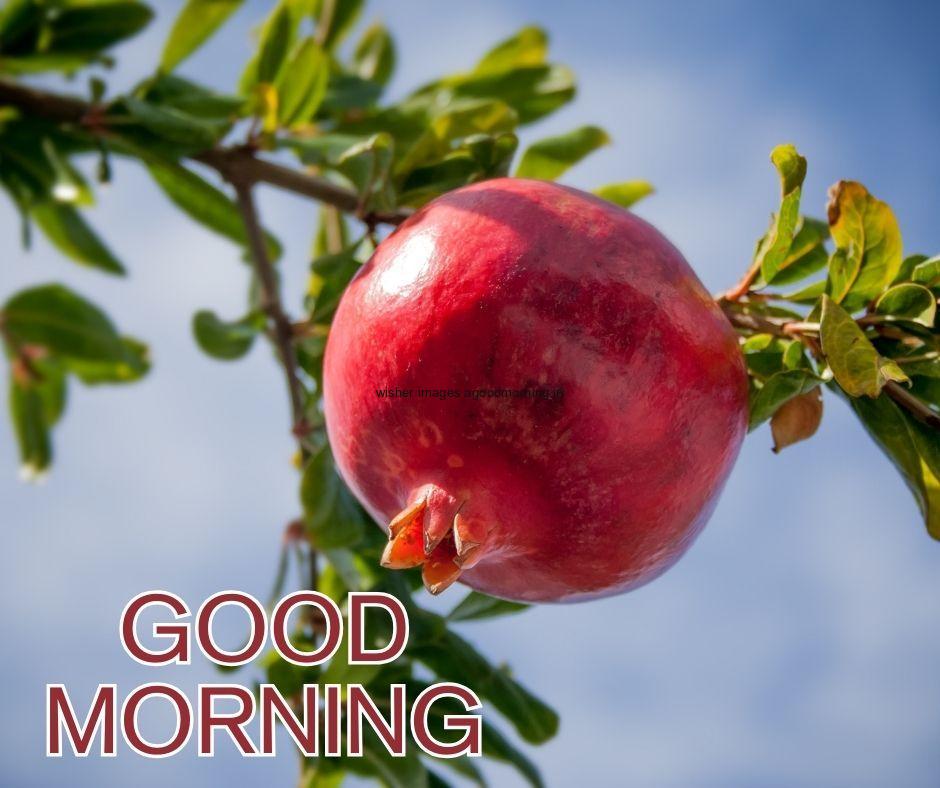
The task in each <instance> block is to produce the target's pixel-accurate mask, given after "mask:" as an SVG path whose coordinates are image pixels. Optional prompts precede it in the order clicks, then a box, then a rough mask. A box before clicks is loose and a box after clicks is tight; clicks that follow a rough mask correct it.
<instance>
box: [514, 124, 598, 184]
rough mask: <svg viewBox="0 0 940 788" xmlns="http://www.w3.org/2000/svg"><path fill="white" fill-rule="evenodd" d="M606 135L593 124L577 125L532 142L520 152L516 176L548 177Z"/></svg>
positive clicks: (564, 169)
mask: <svg viewBox="0 0 940 788" xmlns="http://www.w3.org/2000/svg"><path fill="white" fill-rule="evenodd" d="M609 143H610V137H609V136H608V134H607V132H606V131H604V130H603V129H601V128H598V127H597V126H581V127H580V128H577V129H575V130H574V131H569V132H568V133H567V134H561V135H559V136H557V137H548V138H546V139H543V140H540V141H539V142H536V143H533V144H532V145H530V146H529V148H528V149H527V150H526V151H525V153H523V154H522V161H520V162H519V167H518V168H517V169H516V177H517V178H541V179H542V180H546V181H552V180H555V178H558V177H559V176H561V175H563V174H564V173H565V172H567V171H568V169H569V168H571V167H573V166H574V165H575V164H577V163H578V162H579V161H581V159H583V158H584V157H585V156H587V155H588V154H589V153H591V152H593V151H595V150H597V149H598V148H601V147H603V146H604V145H608V144H609Z"/></svg>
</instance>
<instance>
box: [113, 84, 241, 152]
mask: <svg viewBox="0 0 940 788" xmlns="http://www.w3.org/2000/svg"><path fill="white" fill-rule="evenodd" d="M114 106H115V107H117V108H119V109H123V110H124V111H125V112H127V115H128V116H129V117H131V118H133V119H134V120H135V121H137V123H138V124H139V125H140V126H141V127H142V128H143V129H146V130H147V131H149V132H150V133H151V134H154V135H156V136H157V137H159V138H161V139H163V140H165V141H166V142H170V143H173V144H175V145H178V146H181V147H182V148H183V149H184V150H186V151H192V152H198V151H203V150H207V149H208V148H211V147H212V146H213V145H214V144H215V143H216V141H217V140H219V139H220V138H221V137H222V135H223V134H224V131H225V129H224V128H223V126H221V125H220V124H218V123H211V122H209V121H207V120H205V119H202V118H197V117H195V116H193V115H188V114H186V113H185V112H180V111H179V110H177V109H173V108H171V107H167V106H160V105H158V104H152V103H150V102H148V101H141V100H140V99H136V98H134V97H132V96H125V97H124V98H122V99H120V100H119V101H118V102H117V104H115V105H114Z"/></svg>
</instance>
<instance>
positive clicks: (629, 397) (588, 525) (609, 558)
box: [324, 178, 747, 602]
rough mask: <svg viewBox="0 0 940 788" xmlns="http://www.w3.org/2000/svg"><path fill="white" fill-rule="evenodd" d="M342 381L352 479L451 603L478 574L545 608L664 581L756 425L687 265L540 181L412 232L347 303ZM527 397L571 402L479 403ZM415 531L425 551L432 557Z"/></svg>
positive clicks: (393, 238)
mask: <svg viewBox="0 0 940 788" xmlns="http://www.w3.org/2000/svg"><path fill="white" fill-rule="evenodd" d="M324 379H325V389H324V398H325V409H326V423H327V429H328V433H329V437H330V442H331V445H332V448H333V453H334V456H335V459H336V463H337V466H338V468H339V470H340V472H341V474H342V476H343V478H344V479H345V481H346V482H347V483H348V484H349V486H350V488H351V489H352V490H353V492H354V494H355V495H356V496H357V497H358V499H359V500H360V501H361V502H362V504H363V505H364V506H365V507H366V509H367V510H368V511H369V512H370V513H371V514H372V516H373V517H375V519H376V520H377V521H378V522H380V523H382V524H383V525H384V524H387V523H389V522H390V521H393V519H394V518H396V516H398V519H397V520H394V522H392V523H391V533H392V536H395V535H396V534H398V535H399V536H400V537H401V538H399V539H398V540H397V541H398V543H399V544H397V545H394V550H397V551H398V552H397V553H395V555H393V554H392V552H394V550H392V548H393V545H392V543H390V551H392V552H389V551H387V554H386V557H385V559H384V560H386V561H387V562H388V563H387V565H389V566H402V567H404V566H412V565H416V564H418V563H422V562H424V561H425V559H426V555H424V554H428V555H430V556H431V557H432V558H433V559H434V560H433V561H432V560H431V559H430V558H428V559H427V563H426V565H425V570H424V571H425V583H426V585H428V586H429V588H430V589H431V590H432V591H439V590H441V589H442V588H443V587H446V585H449V583H450V582H452V581H453V580H454V579H456V578H457V576H458V575H460V578H459V579H460V580H461V581H462V582H464V583H466V584H467V585H469V586H471V587H472V588H475V589H478V590H480V591H483V592H485V593H488V594H493V595H495V596H500V597H504V598H507V599H514V600H520V601H527V602H560V601H566V602H567V601H576V600H583V599H589V598H594V597H600V596H606V595H610V594H615V593H619V592H622V591H627V590H630V589H632V588H635V587H637V586H639V585H641V584H643V583H646V582H648V581H649V580H651V579H653V578H654V577H656V576H657V575H659V574H660V573H662V572H663V571H665V570H666V569H667V568H668V567H669V566H671V565H672V564H673V563H674V562H675V561H676V560H677V559H678V558H679V557H680V556H681V555H682V554H683V553H684V552H685V550H686V549H687V548H688V547H689V545H690V544H691V543H692V541H693V540H694V538H695V537H696V535H697V534H698V533H699V531H700V530H701V528H702V527H703V526H704V524H705V522H706V520H707V519H708V517H709V515H710V514H711V512H712V510H713V509H714V506H715V504H716V502H717V499H718V496H719V493H720V492H721V488H722V487H723V485H724V482H725V479H726V478H727V475H728V473H729V471H730V469H731V467H732V465H733V463H734V460H735V458H736V456H737V453H738V450H739V448H740V444H741V441H742V439H743V436H744V434H745V430H746V424H747V378H746V374H745V370H744V365H743V361H742V358H741V354H740V351H739V349H738V343H737V338H736V335H735V333H734V331H733V329H732V328H731V326H730V325H729V323H728V322H727V320H726V319H725V318H724V316H723V315H722V313H721V311H720V310H719V309H718V307H717V306H716V304H715V303H714V301H713V300H712V298H711V297H710V295H709V294H708V292H707V291H706V290H705V288H704V287H703V285H702V284H701V282H700V281H699V280H698V278H697V277H696V275H695V273H694V272H693V271H692V269H691V268H690V267H689V265H688V263H686V261H685V260H684V259H683V257H682V255H681V254H680V253H679V252H678V251H677V250H676V249H675V247H673V246H672V245H671V244H670V243H669V242H668V241H667V240H666V239H665V238H664V237H663V236H662V235H661V234H660V233H659V232H658V231H657V230H656V229H654V228H653V227H652V226H651V225H649V224H648V223H646V222H645V221H643V220H642V219H639V218H638V217H636V216H634V215H633V214H631V213H629V212H627V211H625V210H623V209H621V208H619V207H617V206H615V205H613V204H610V203H608V202H606V201H604V200H601V199H599V198H597V197H594V196H593V195H590V194H586V193H584V192H580V191H578V190H576V189H572V188H568V187H564V186H560V185H557V184H553V183H547V182H542V181H532V180H523V179H513V178H505V179H499V180H491V181H486V182H483V183H480V184H475V185H473V186H469V187H466V188H463V189H459V190H457V191H454V192H450V193H448V194H446V195H444V196H442V197H440V198H438V199H437V200H434V201H433V202H431V203H429V204H428V205H427V206H425V207H424V208H423V209H421V210H420V211H418V212H417V213H416V214H415V215H414V216H412V217H411V218H409V219H408V221H406V222H405V223H404V224H403V225H401V226H400V227H399V228H398V229H397V230H396V231H395V232H394V233H393V234H392V235H390V236H389V237H388V238H387V239H386V240H385V241H384V242H383V243H382V244H381V245H380V246H379V248H378V250H377V251H376V252H375V254H374V255H373V257H372V258H371V260H369V262H368V263H367V264H366V265H365V266H363V268H362V270H361V271H360V272H359V273H358V274H357V276H356V277H355V278H354V280H353V281H352V283H351V284H350V286H349V288H348V289H347V291H346V293H345V294H344V296H343V298H342V301H341V303H340V305H339V308H338V310H337V312H336V317H335V320H334V322H333V326H332V329H331V332H330V336H329V340H328V343H327V348H326V356H325V361H324ZM385 388H391V389H394V388H398V389H400V390H411V394H410V396H399V397H388V396H379V395H378V393H377V390H380V389H385ZM523 388H543V389H549V390H554V389H560V390H561V391H562V392H563V396H560V397H555V398H551V399H543V398H536V397H524V398H523V397H515V398H505V397H492V396H490V397H479V396H476V397H475V396H473V395H472V394H470V392H472V391H478V390H480V389H523ZM418 389H436V390H448V389H449V390H452V391H456V392H459V395H460V396H457V397H450V398H445V399H439V398H435V397H428V396H419V394H418ZM468 394H470V395H469V396H468ZM409 507H410V508H409ZM403 510H405V511H404V514H402V515H400V513H402V512H403ZM399 515H400V516H399ZM403 528H404V529H415V528H420V531H421V533H422V535H423V553H424V554H420V555H418V554H416V555H417V557H415V558H414V560H410V559H407V558H405V559H402V558H401V554H402V552H401V551H402V550H408V549H418V548H414V544H419V543H420V542H418V541H415V539H412V540H411V547H409V546H408V545H407V544H405V543H404V541H403V540H404V539H405V536H407V534H404V535H403V534H402V529H403ZM412 535H413V534H412ZM393 541H395V540H393ZM455 541H456V553H457V554H458V558H457V559H456V561H455V560H454V559H455V546H454V542H455ZM419 552H422V551H420V550H419ZM396 556H398V557H396ZM432 563H433V564H434V567H432V566H431V564H432ZM461 571H462V574H461ZM442 578H443V579H442ZM439 581H440V582H439Z"/></svg>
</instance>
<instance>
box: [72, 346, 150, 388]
mask: <svg viewBox="0 0 940 788" xmlns="http://www.w3.org/2000/svg"><path fill="white" fill-rule="evenodd" d="M121 342H122V344H123V345H124V358H122V359H121V360H119V361H88V360H85V359H75V358H67V359H65V369H66V370H67V371H69V372H71V373H72V374H73V375H75V376H76V377H77V378H78V379H79V380H81V381H82V383H85V384H86V385H90V386H94V385H98V384H100V383H133V382H134V381H135V380H140V378H142V377H143V376H144V375H146V374H147V372H148V371H149V370H150V351H149V349H148V348H147V346H146V345H145V344H144V343H143V342H141V341H140V340H138V339H134V338H132V337H121Z"/></svg>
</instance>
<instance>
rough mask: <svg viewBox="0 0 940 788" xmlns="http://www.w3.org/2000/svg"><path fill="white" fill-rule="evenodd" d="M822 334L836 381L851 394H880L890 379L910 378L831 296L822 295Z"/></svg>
mask: <svg viewBox="0 0 940 788" xmlns="http://www.w3.org/2000/svg"><path fill="white" fill-rule="evenodd" d="M819 338H820V340H821V341H822V349H823V352H824V353H825V355H826V361H827V362H828V364H829V368H830V369H831V370H832V374H833V376H834V377H835V379H836V382H837V383H838V384H839V386H841V388H842V390H843V391H845V393H846V394H849V395H850V396H852V397H861V396H868V397H877V396H878V395H879V394H880V393H881V389H882V387H883V386H884V384H885V383H886V382H887V381H889V380H895V381H906V380H907V376H906V375H905V374H904V372H903V371H902V370H901V368H900V367H899V366H898V365H897V364H896V363H894V362H893V361H891V360H890V359H886V358H882V357H881V356H880V355H879V354H878V351H877V350H876V349H875V347H874V345H872V343H871V342H870V341H869V340H868V337H866V336H865V332H864V331H862V329H861V328H860V327H859V325H858V324H857V323H856V322H855V321H854V320H853V319H852V316H851V315H850V314H849V313H848V312H846V311H845V310H844V309H843V308H842V307H841V306H839V304H837V303H836V302H835V301H833V300H832V299H831V298H829V297H828V296H823V299H822V319H821V321H820V326H819Z"/></svg>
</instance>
